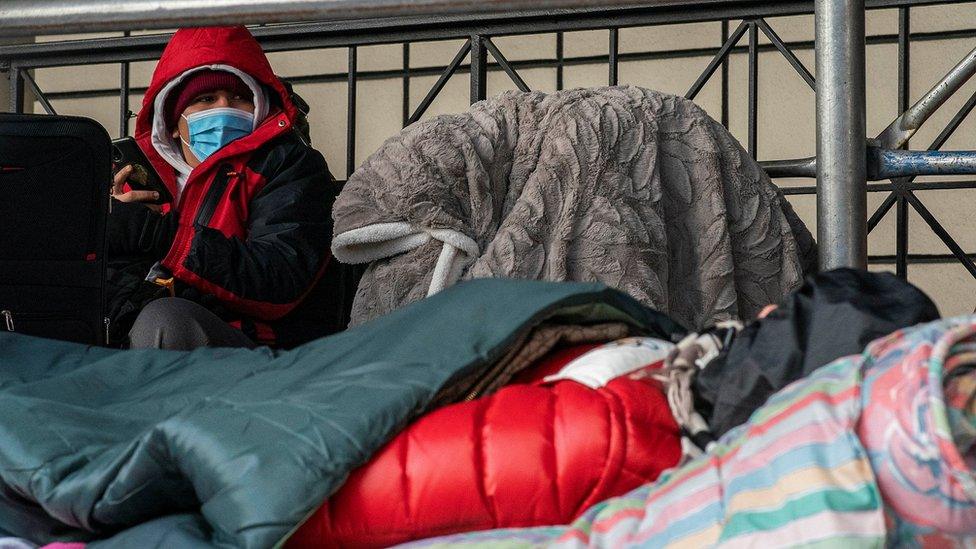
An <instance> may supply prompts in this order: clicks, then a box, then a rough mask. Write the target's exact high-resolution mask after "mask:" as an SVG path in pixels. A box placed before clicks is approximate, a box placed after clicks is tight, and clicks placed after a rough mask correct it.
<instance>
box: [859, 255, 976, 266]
mask: <svg viewBox="0 0 976 549" xmlns="http://www.w3.org/2000/svg"><path fill="white" fill-rule="evenodd" d="M966 256H967V257H969V258H970V259H976V253H968V254H966ZM896 261H898V258H897V257H895V256H894V255H869V256H868V263H871V264H874V265H886V264H887V265H894V264H895V262H896ZM906 261H908V263H909V264H917V263H922V264H942V263H959V259H958V258H956V256H955V255H953V254H908V256H907V257H906Z"/></svg>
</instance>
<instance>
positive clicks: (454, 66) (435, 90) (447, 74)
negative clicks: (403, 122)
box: [407, 40, 471, 126]
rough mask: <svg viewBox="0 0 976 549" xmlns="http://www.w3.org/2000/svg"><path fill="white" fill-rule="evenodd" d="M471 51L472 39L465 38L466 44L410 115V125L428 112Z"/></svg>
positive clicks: (408, 122) (408, 123)
mask: <svg viewBox="0 0 976 549" xmlns="http://www.w3.org/2000/svg"><path fill="white" fill-rule="evenodd" d="M469 51H471V40H465V41H464V45H463V46H461V49H460V50H458V52H457V54H456V55H455V56H454V59H453V60H451V64H450V65H448V66H447V68H445V69H444V72H442V73H441V75H440V77H439V78H438V79H437V82H434V85H433V86H432V87H431V88H430V91H428V92H427V95H426V96H424V99H423V101H421V102H420V104H419V105H417V109H416V110H415V111H413V114H412V115H410V118H409V119H408V120H407V125H408V126H409V125H410V124H413V123H414V122H416V121H417V120H420V117H421V116H423V115H424V113H425V112H427V109H428V108H429V107H430V104H431V103H433V102H434V98H436V97H437V94H439V93H440V92H441V90H442V89H444V86H445V85H446V84H447V81H448V80H450V78H451V76H453V75H454V73H455V72H457V70H458V67H460V66H461V62H462V61H464V57H465V56H466V55H468V52H469Z"/></svg>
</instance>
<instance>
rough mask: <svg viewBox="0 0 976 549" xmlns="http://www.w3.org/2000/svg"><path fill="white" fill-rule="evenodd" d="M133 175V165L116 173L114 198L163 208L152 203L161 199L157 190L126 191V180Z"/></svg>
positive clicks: (113, 188) (113, 183)
mask: <svg viewBox="0 0 976 549" xmlns="http://www.w3.org/2000/svg"><path fill="white" fill-rule="evenodd" d="M130 175H132V165H131V164H130V165H127V166H125V167H124V168H122V169H121V170H119V172H118V173H116V174H115V179H114V180H113V181H112V198H114V199H116V200H118V201H119V202H139V203H141V204H143V205H144V206H146V207H148V208H150V209H153V210H156V211H157V212H158V211H160V210H161V209H162V208H161V207H160V206H159V205H158V204H152V202H155V201H156V200H159V193H158V192H156V191H140V190H131V191H128V192H125V191H124V186H125V182H126V181H127V180H128V179H129V176H130Z"/></svg>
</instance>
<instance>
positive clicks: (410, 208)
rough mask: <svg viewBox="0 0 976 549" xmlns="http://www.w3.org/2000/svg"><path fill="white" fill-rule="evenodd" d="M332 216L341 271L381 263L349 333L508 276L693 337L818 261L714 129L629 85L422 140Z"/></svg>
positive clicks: (401, 151)
mask: <svg viewBox="0 0 976 549" xmlns="http://www.w3.org/2000/svg"><path fill="white" fill-rule="evenodd" d="M333 216H334V217H335V234H336V239H335V240H334V241H333V251H334V253H335V254H336V257H337V258H339V259H340V260H341V261H344V262H365V261H373V260H375V261H373V263H372V264H371V265H370V267H369V269H368V270H367V272H366V274H365V276H364V277H363V279H362V281H361V283H360V287H359V291H358V294H357V296H356V300H355V304H354V308H353V322H352V323H353V324H358V323H362V322H364V321H366V320H369V319H371V318H374V317H376V316H379V315H382V314H385V313H387V312H389V311H391V310H393V309H396V308H398V307H401V306H403V305H405V304H407V303H410V302H412V301H416V300H418V299H421V298H423V297H424V296H426V295H428V293H432V292H431V290H432V288H433V287H435V286H436V287H440V284H439V282H438V281H435V280H434V279H436V278H440V279H443V280H446V281H447V283H448V284H449V283H451V282H453V281H455V280H457V279H469V278H487V277H507V278H523V279H541V280H553V281H563V280H574V281H600V282H603V283H605V284H607V285H609V286H611V287H614V288H617V289H620V290H623V291H625V292H627V293H629V294H630V295H632V296H633V297H635V298H637V299H638V300H639V301H641V302H642V303H644V304H645V305H648V306H651V307H654V308H656V309H658V310H660V311H663V312H665V313H667V314H669V315H670V316H671V317H672V318H674V319H675V320H677V321H678V322H679V323H681V324H682V325H684V326H686V327H692V328H700V327H703V326H705V325H707V324H710V323H713V322H715V321H719V320H726V319H730V318H736V317H749V316H752V315H754V314H755V313H757V312H758V311H759V310H760V309H761V307H762V306H764V305H766V304H768V303H775V302H778V301H779V300H780V299H781V298H782V297H783V296H784V295H786V294H787V293H788V292H789V291H791V290H793V289H795V288H796V287H798V286H799V284H800V282H801V279H802V276H803V274H804V272H805V271H806V270H808V269H809V268H810V267H812V266H813V264H814V263H815V254H816V251H815V246H814V244H813V240H812V238H811V236H810V234H809V232H808V231H807V230H806V228H805V227H804V226H803V224H802V223H801V222H800V221H799V219H798V218H797V217H796V215H795V214H794V213H793V211H792V209H791V208H790V206H789V204H788V203H787V202H786V200H785V199H784V198H783V197H782V195H781V193H779V191H777V189H776V188H775V187H774V186H773V185H772V184H771V182H770V180H769V178H768V177H767V176H766V174H765V173H764V172H763V171H762V169H761V168H760V167H759V165H758V164H757V163H756V162H754V161H753V160H752V158H750V157H749V155H748V154H747V153H746V152H745V151H744V150H743V149H742V147H741V146H740V145H739V143H738V142H736V140H735V139H734V138H733V137H732V136H731V135H730V134H729V132H728V131H727V130H726V129H725V128H724V127H722V125H721V124H719V123H718V122H716V121H715V120H713V119H712V118H710V117H709V116H708V115H707V114H706V113H705V111H704V110H702V109H701V108H700V107H698V106H697V105H695V104H694V103H692V102H690V101H687V100H685V99H683V98H679V97H675V96H672V95H667V94H663V93H659V92H655V91H651V90H646V89H642V88H637V87H632V86H626V87H606V88H594V89H574V90H567V91H561V92H557V93H552V94H545V93H538V92H530V93H522V92H507V93H503V94H501V95H499V96H497V97H495V98H493V99H490V100H488V101H483V102H480V103H477V104H475V105H474V106H473V107H472V108H471V110H470V111H469V112H466V113H462V114H457V115H447V116H439V117H436V118H433V119H430V120H427V121H424V122H421V123H418V124H414V125H412V126H410V127H408V128H406V129H404V130H403V131H402V132H401V133H400V134H399V135H397V136H394V137H392V138H390V139H389V140H387V141H386V143H384V145H383V146H382V147H381V148H380V149H379V150H378V151H376V152H375V153H374V154H373V155H372V156H370V158H369V159H367V161H366V162H365V163H364V164H363V165H362V167H360V169H359V170H358V171H356V173H354V174H353V175H352V176H351V177H350V179H349V182H348V183H347V184H346V186H345V189H344V190H343V192H342V193H341V195H340V196H339V199H338V201H337V202H336V205H335V209H334V211H333ZM343 233H347V234H345V235H343ZM381 234H386V235H389V236H378V235H381ZM449 246H453V247H454V248H453V249H450V248H449ZM446 251H447V252H450V253H447V254H446V253H445V252H446ZM453 254H456V259H454V260H453V262H449V263H450V264H449V265H448V264H446V263H444V262H443V261H441V260H443V258H445V257H450V258H455V255H453ZM435 266H436V267H437V269H436V270H437V271H438V272H437V273H435V272H434V271H435ZM432 282H437V283H435V284H432Z"/></svg>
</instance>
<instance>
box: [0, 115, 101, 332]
mask: <svg viewBox="0 0 976 549" xmlns="http://www.w3.org/2000/svg"><path fill="white" fill-rule="evenodd" d="M111 184H112V172H111V145H110V140H109V136H108V134H107V133H106V132H105V129H104V128H102V126H100V125H99V124H98V123H97V122H95V121H94V120H90V119H87V118H79V117H71V116H42V115H18V114H0V330H7V331H11V332H18V333H23V334H30V335H37V336H42V337H49V338H54V339H63V340H68V341H77V342H80V343H90V344H104V343H105V337H106V336H105V333H106V332H107V325H106V322H107V321H106V320H105V219H106V216H107V213H108V211H107V209H108V207H109V190H110V188H111Z"/></svg>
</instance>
